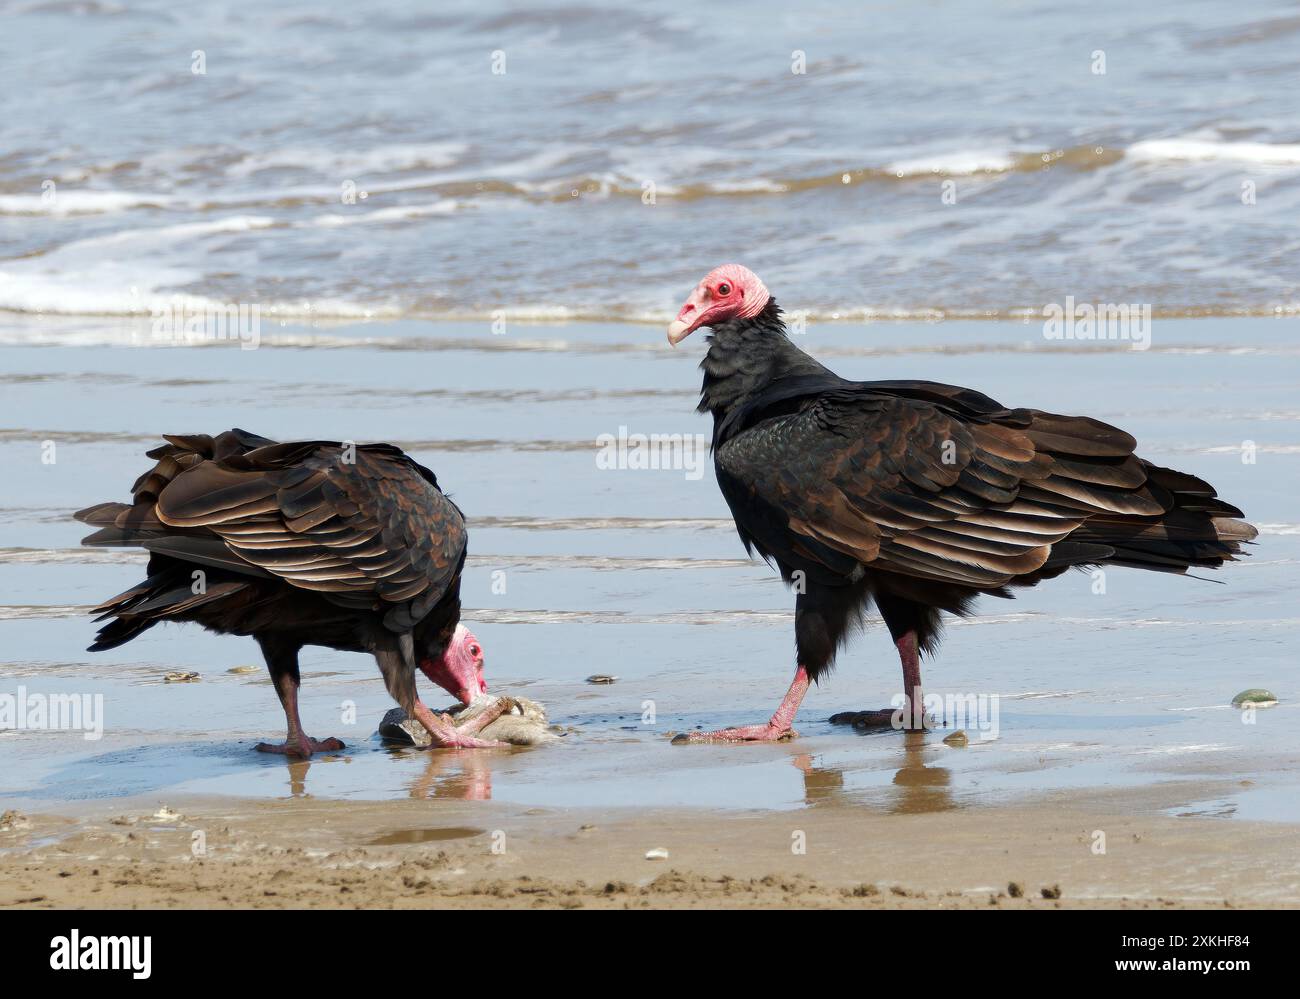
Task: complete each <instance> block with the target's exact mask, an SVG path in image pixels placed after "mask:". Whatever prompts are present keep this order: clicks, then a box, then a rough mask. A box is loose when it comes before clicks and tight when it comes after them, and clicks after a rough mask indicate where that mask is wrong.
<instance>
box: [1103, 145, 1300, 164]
mask: <svg viewBox="0 0 1300 999" xmlns="http://www.w3.org/2000/svg"><path fill="white" fill-rule="evenodd" d="M1128 157H1129V158H1130V159H1133V160H1141V161H1146V162H1156V161H1162V162H1168V161H1184V162H1189V163H1195V162H1211V161H1213V162H1221V163H1250V164H1255V165H1259V166H1300V143H1289V144H1272V143H1267V142H1224V141H1215V140H1210V139H1197V138H1185V139H1148V140H1146V141H1145V142H1139V143H1137V144H1135V145H1133V146H1130V147H1129V150H1128Z"/></svg>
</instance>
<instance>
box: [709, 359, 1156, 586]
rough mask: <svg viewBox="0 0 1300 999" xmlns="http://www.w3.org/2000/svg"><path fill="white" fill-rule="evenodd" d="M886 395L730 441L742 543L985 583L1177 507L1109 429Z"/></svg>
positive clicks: (726, 487)
mask: <svg viewBox="0 0 1300 999" xmlns="http://www.w3.org/2000/svg"><path fill="white" fill-rule="evenodd" d="M908 384H909V386H910V385H911V383H908ZM889 385H890V383H864V384H863V385H861V386H859V387H858V388H856V389H853V390H843V391H836V392H829V393H824V394H823V395H821V396H819V397H817V398H816V399H815V400H810V401H809V403H808V404H807V405H806V406H804V407H803V408H802V409H800V410H798V411H795V412H790V413H784V414H780V415H774V416H772V417H770V418H768V419H765V420H761V421H759V422H757V423H755V424H754V425H753V426H751V427H749V428H748V429H747V430H745V431H744V432H742V433H740V434H738V435H736V436H734V437H732V438H731V439H730V440H728V441H726V442H725V443H723V444H722V446H721V447H720V448H719V449H718V452H717V458H716V460H717V466H718V475H719V482H720V484H721V485H722V488H723V492H724V495H725V496H726V497H727V500H728V502H729V504H730V505H731V507H732V511H733V513H734V514H735V515H736V519H737V523H738V525H739V526H740V529H741V533H742V538H744V539H745V540H746V543H750V542H753V543H754V544H756V545H757V546H758V548H759V549H760V551H762V552H763V553H764V554H765V555H767V556H775V557H776V558H777V559H778V560H779V561H782V562H784V563H786V564H787V565H800V564H804V565H807V564H809V563H811V564H812V565H813V566H814V568H815V567H817V566H823V567H825V568H826V569H828V570H831V571H832V572H835V573H839V574H844V573H846V572H847V571H848V570H849V567H850V566H851V565H852V563H854V562H857V563H860V564H867V565H870V566H871V567H872V568H874V569H879V570H885V571H890V572H895V573H900V574H903V575H907V576H913V577H918V578H922V579H930V580H939V581H943V582H946V583H955V584H960V585H967V586H972V587H978V588H989V587H999V586H1002V585H1004V584H1005V583H1007V582H1009V581H1010V580H1011V579H1013V578H1015V577H1017V576H1022V575H1027V574H1030V573H1033V572H1036V571H1038V570H1040V569H1043V568H1044V567H1045V566H1047V567H1048V568H1050V567H1051V566H1053V565H1055V564H1056V563H1057V562H1059V561H1061V558H1063V557H1064V556H1065V554H1066V550H1065V549H1062V551H1061V552H1060V553H1058V556H1059V557H1058V558H1056V559H1053V545H1056V544H1057V543H1058V542H1061V541H1063V540H1064V539H1065V538H1066V537H1067V536H1068V535H1070V534H1071V533H1072V532H1074V531H1075V530H1076V529H1078V528H1079V527H1080V526H1081V525H1082V524H1084V523H1085V522H1087V521H1088V520H1089V519H1090V518H1093V517H1106V516H1115V517H1126V516H1134V515H1137V516H1157V515H1159V514H1162V513H1164V512H1165V511H1167V510H1168V509H1169V508H1170V505H1171V494H1170V492H1169V491H1168V490H1167V489H1165V488H1163V487H1161V486H1160V485H1159V484H1158V483H1156V482H1153V481H1150V477H1149V475H1148V472H1147V467H1146V466H1145V463H1143V462H1141V461H1140V460H1139V459H1137V458H1135V457H1134V456H1133V453H1132V451H1133V447H1134V441H1133V439H1132V438H1131V437H1129V436H1128V435H1127V434H1124V433H1123V432H1122V431H1119V430H1116V429H1115V428H1113V427H1108V426H1107V425H1106V424H1103V423H1099V422H1097V421H1095V420H1089V419H1084V418H1079V419H1075V418H1071V417H1060V416H1054V415H1052V414H1046V413H1037V412H1034V411H1031V410H1015V411H1007V410H999V409H997V408H996V404H994V403H992V402H991V400H990V401H989V404H988V405H987V406H986V407H983V408H985V409H986V410H987V415H986V414H976V413H973V412H972V411H971V410H972V409H973V408H974V407H972V406H969V405H967V406H955V405H953V404H952V403H950V402H949V401H948V400H946V399H944V398H943V397H942V395H941V393H940V392H939V390H941V389H943V388H944V386H930V385H928V383H927V384H926V393H925V395H926V397H925V398H922V397H921V393H920V392H919V391H917V390H915V389H913V388H910V387H909V390H908V391H906V392H901V393H899V394H893V393H892V392H890V391H888V386H889ZM932 399H933V400H934V401H931V400H932ZM963 401H965V400H963ZM967 414H969V415H967ZM999 417H1005V422H999ZM1070 553H1071V557H1072V558H1074V559H1077V560H1078V561H1086V560H1087V559H1088V557H1089V556H1090V555H1096V556H1097V557H1103V556H1105V555H1106V554H1108V549H1106V548H1105V547H1103V546H1101V545H1092V546H1076V548H1075V549H1071V550H1070Z"/></svg>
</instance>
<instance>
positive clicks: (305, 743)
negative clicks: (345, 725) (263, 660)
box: [253, 673, 346, 758]
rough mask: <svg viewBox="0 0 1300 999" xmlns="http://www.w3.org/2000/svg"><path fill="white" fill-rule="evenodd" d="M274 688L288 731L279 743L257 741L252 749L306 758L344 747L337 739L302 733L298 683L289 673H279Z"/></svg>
mask: <svg viewBox="0 0 1300 999" xmlns="http://www.w3.org/2000/svg"><path fill="white" fill-rule="evenodd" d="M275 689H276V693H278V694H279V695H280V703H281V704H282V705H283V706H284V719H285V722H286V723H287V724H288V727H289V733H288V735H286V736H285V737H284V742H283V743H282V744H281V745H278V746H277V745H275V744H274V743H270V742H259V743H258V744H257V745H256V746H254V747H253V748H254V749H256V750H257V751H258V752H259V753H281V754H283V755H285V756H301V757H303V758H306V757H309V756H311V754H312V753H333V752H336V751H338V750H340V749H344V748H346V747H345V746H344V744H343V742H342V741H340V740H339V739H333V738H330V739H320V740H318V739H313V738H311V737H310V736H308V735H304V734H303V731H302V719H300V718H299V717H298V683H297V681H296V680H294V678H293V677H292V676H291V675H290V674H288V673H281V674H279V675H278V676H277V677H276V678H275Z"/></svg>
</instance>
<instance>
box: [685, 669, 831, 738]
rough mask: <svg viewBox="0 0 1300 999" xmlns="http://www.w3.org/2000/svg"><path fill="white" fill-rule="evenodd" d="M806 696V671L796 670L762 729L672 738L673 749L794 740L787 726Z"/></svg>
mask: <svg viewBox="0 0 1300 999" xmlns="http://www.w3.org/2000/svg"><path fill="white" fill-rule="evenodd" d="M806 693H808V671H807V670H805V669H804V668H803V667H802V666H800V667H799V668H798V669H797V670H795V671H794V680H793V681H792V682H791V683H790V689H789V690H787V691H786V694H785V697H784V698H783V699H782V700H781V704H780V706H779V707H778V708H777V709H776V713H775V714H773V715H772V717H771V718H770V719H769V720H768V722H767V724H766V725H743V726H741V727H740V728H724V729H719V730H718V731H716V732H683V733H681V734H680V735H676V736H674V737H673V744H674V745H679V746H680V745H685V744H687V743H692V742H778V741H780V740H782V739H794V738H797V737H798V735H799V733H798V732H796V731H795V730H794V729H793V728H791V726H792V725H793V724H794V716H795V714H796V712H798V710H799V705H800V704H801V703H802V702H803V698H804V694H806Z"/></svg>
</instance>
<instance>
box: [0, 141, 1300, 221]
mask: <svg viewBox="0 0 1300 999" xmlns="http://www.w3.org/2000/svg"><path fill="white" fill-rule="evenodd" d="M467 148H468V147H466V146H465V145H464V144H463V143H429V144H423V145H412V146H381V147H378V148H376V149H373V150H369V151H367V152H363V153H333V152H326V151H322V150H307V149H296V148H290V149H281V150H274V151H271V152H266V153H259V154H246V155H245V156H244V157H243V158H242V159H240V160H238V161H237V162H236V163H234V164H232V165H231V166H229V167H227V168H226V171H225V176H227V177H230V178H232V179H235V180H247V179H249V178H253V177H255V176H256V175H257V174H260V173H264V172H267V171H274V170H277V169H280V170H297V171H300V172H312V173H315V174H324V175H327V176H337V177H344V178H352V179H353V182H354V183H355V184H356V186H357V189H358V192H359V193H360V192H364V194H363V195H362V196H363V198H364V196H366V195H368V196H370V197H373V196H376V195H381V194H402V193H406V192H415V191H433V192H441V193H445V194H448V195H455V196H459V197H467V198H473V197H489V198H490V197H501V196H505V197H510V196H514V197H520V198H524V199H531V200H538V199H541V200H546V201H569V200H572V199H574V198H580V197H584V196H597V197H627V198H630V197H635V198H642V197H643V196H644V195H645V193H646V190H647V188H646V183H647V181H648V180H654V181H655V184H654V193H655V197H656V198H659V197H663V198H669V199H677V200H682V201H694V200H699V199H702V198H747V197H772V196H783V195H790V194H800V193H803V192H806V191H813V190H817V189H819V188H836V187H844V186H850V185H853V184H862V183H893V182H899V181H904V182H910V181H915V180H918V179H924V178H936V177H939V178H957V177H967V178H969V177H979V176H989V177H994V176H998V175H1006V174H1015V173H1038V172H1042V171H1044V170H1050V169H1053V168H1067V169H1073V170H1095V169H1099V168H1102V167H1109V166H1112V165H1115V164H1117V163H1121V162H1122V161H1125V160H1129V161H1133V162H1137V163H1142V164H1152V163H1192V164H1194V163H1211V162H1235V163H1246V164H1254V165H1259V166H1295V165H1300V144H1295V143H1292V144H1271V143H1264V142H1229V141H1222V140H1214V139H1206V138H1198V137H1186V138H1173V139H1147V140H1142V141H1139V142H1137V143H1135V144H1133V145H1132V146H1130V147H1128V148H1127V149H1125V148H1122V147H1108V146H1102V145H1096V144H1092V145H1076V146H1069V147H1060V148H1055V149H1048V150H1017V149H1014V148H1011V147H1004V148H983V149H980V148H969V149H966V148H954V149H949V150H946V151H940V152H934V153H925V154H920V155H916V156H909V157H904V158H901V159H894V160H889V161H886V162H884V163H874V164H873V163H865V164H864V163H861V162H858V163H856V164H855V163H852V162H850V161H846V162H845V163H844V164H843V165H842V166H840V167H837V168H835V169H832V170H825V171H822V172H815V173H809V174H793V173H784V172H780V173H776V174H774V175H757V176H740V177H728V178H726V179H709V180H697V179H693V178H692V179H686V178H684V177H681V176H678V175H679V174H681V173H682V172H683V171H684V170H690V172H691V173H692V174H693V175H695V176H698V174H699V173H703V172H707V171H708V170H709V169H711V168H712V169H718V168H720V164H718V163H714V162H712V161H711V160H710V161H704V162H696V161H695V160H693V159H692V158H691V157H690V156H689V155H685V154H684V155H683V156H682V157H681V158H679V159H678V160H677V161H676V162H674V163H671V164H664V163H661V162H658V161H656V160H653V159H652V160H650V161H648V162H647V163H646V164H644V165H643V166H641V167H638V166H637V165H636V161H635V157H634V156H633V155H631V154H628V153H624V154H623V155H621V156H620V157H619V159H620V160H621V162H619V163H618V165H617V166H615V167H612V168H611V169H609V170H605V171H601V172H579V173H575V174H565V175H560V176H554V175H552V176H547V175H548V174H554V172H555V171H557V170H560V169H561V168H563V167H564V166H565V165H566V164H568V163H571V162H573V161H574V160H575V159H578V158H581V157H584V156H587V155H590V154H591V153H592V150H590V149H587V148H585V147H581V146H577V145H572V144H560V145H555V146H550V147H545V148H543V149H540V150H538V151H536V152H534V153H531V154H529V155H527V156H524V157H521V158H520V159H517V160H510V161H507V162H504V163H501V164H498V165H491V164H484V165H482V166H477V167H468V166H464V167H460V168H459V169H454V170H453V169H448V168H450V167H456V166H458V164H460V163H461V162H462V157H463V156H464V154H465V153H466V151H467ZM171 167H172V169H173V170H174V169H175V167H176V165H175V164H172V165H171ZM414 170H423V171H426V172H422V173H416V174H414V175H410V172H411V171H414ZM430 170H432V171H434V172H427V171H430ZM110 172H111V171H110ZM376 174H377V175H379V176H375V175H376ZM387 174H393V175H394V176H385V175H387ZM404 174H405V175H404ZM367 175H369V176H368V177H367ZM363 178H365V179H363ZM340 194H341V187H340V186H339V184H337V183H332V184H296V185H288V186H281V187H274V186H272V187H264V188H260V189H254V190H210V191H186V192H161V191H153V192H135V191H121V190H78V189H72V190H69V189H67V185H65V186H64V187H63V188H60V189H58V190H56V191H55V192H54V196H52V197H47V196H45V195H42V194H35V193H33V194H26V193H9V194H0V215H20V216H21V215H52V216H72V215H88V214H112V213H121V212H128V211H131V210H133V209H146V208H156V209H167V210H187V211H212V210H220V209H222V208H226V209H229V208H234V207H246V208H256V207H258V206H279V207H290V206H294V205H299V204H311V203H320V204H331V203H338V202H339V200H340ZM394 211H397V209H396V208H395V209H394ZM394 217H401V216H399V215H395V216H394ZM409 217H418V216H417V215H416V214H412V215H410V216H409Z"/></svg>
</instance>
